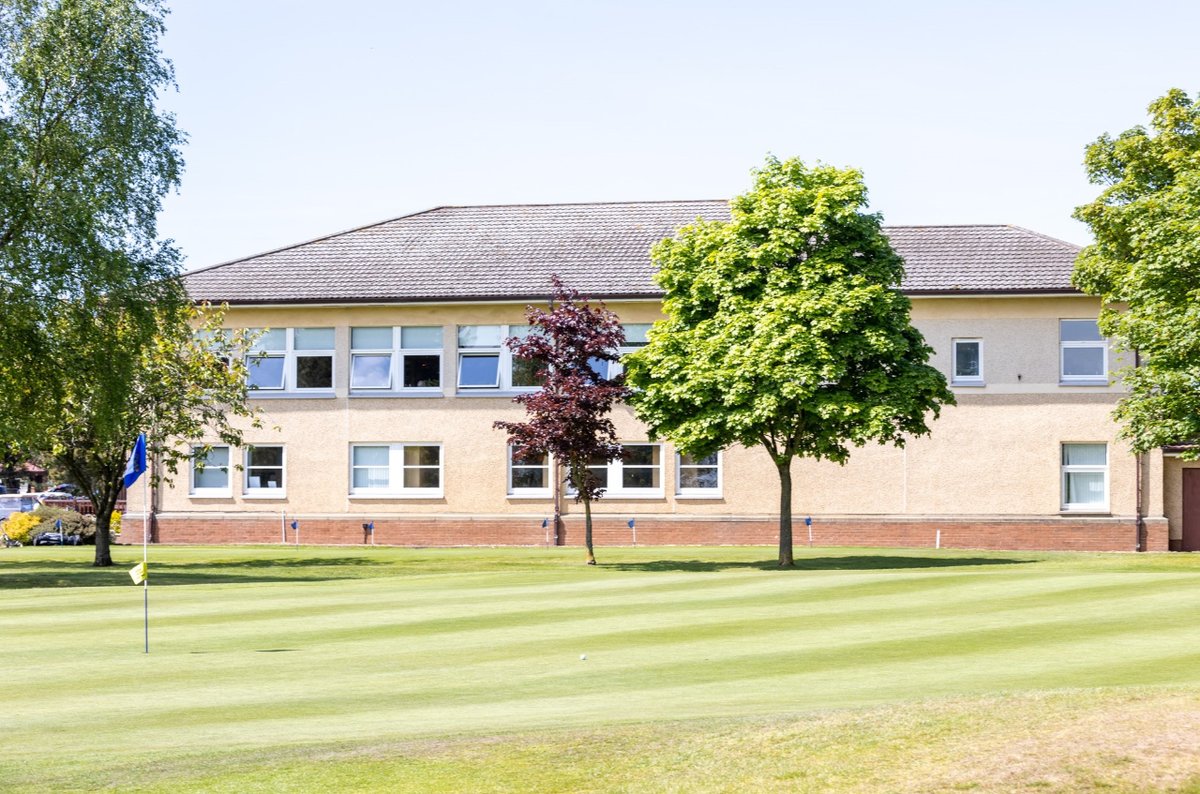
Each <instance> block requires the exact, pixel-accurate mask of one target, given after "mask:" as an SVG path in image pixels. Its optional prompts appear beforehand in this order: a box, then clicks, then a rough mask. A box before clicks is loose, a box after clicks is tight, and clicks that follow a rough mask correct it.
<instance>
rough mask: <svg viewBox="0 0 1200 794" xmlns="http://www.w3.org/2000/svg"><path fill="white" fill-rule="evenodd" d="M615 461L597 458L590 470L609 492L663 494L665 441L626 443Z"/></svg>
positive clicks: (632, 494) (636, 494) (628, 494)
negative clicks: (663, 443)
mask: <svg viewBox="0 0 1200 794" xmlns="http://www.w3.org/2000/svg"><path fill="white" fill-rule="evenodd" d="M621 448H622V455H621V457H619V458H617V459H616V460H614V461H609V462H605V461H603V460H594V461H592V462H591V463H590V464H589V465H588V471H589V472H591V475H592V477H593V478H594V479H595V481H596V482H597V483H598V485H599V487H601V488H603V489H604V490H605V492H606V495H608V496H615V497H622V496H634V497H636V496H661V495H662V444H622V445H621Z"/></svg>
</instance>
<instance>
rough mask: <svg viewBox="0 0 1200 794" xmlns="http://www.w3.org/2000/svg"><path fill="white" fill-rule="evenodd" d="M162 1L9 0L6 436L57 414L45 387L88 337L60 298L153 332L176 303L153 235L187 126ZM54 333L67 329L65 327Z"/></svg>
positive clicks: (2, 40) (2, 171)
mask: <svg viewBox="0 0 1200 794" xmlns="http://www.w3.org/2000/svg"><path fill="white" fill-rule="evenodd" d="M163 15H164V11H163V8H162V6H161V4H160V3H159V2H157V0H0V305H2V306H3V307H4V309H3V312H4V314H3V318H2V322H0V439H2V440H6V441H9V442H23V441H25V440H27V439H29V438H31V437H32V438H33V439H34V440H35V441H36V439H37V438H38V437H39V436H40V435H41V434H42V432H43V431H44V429H45V428H47V427H49V426H52V425H53V424H54V423H56V422H57V421H59V420H58V417H55V416H53V415H52V414H51V412H50V410H49V408H50V406H51V405H54V404H55V402H56V401H55V400H47V399H46V395H47V393H48V392H52V391H54V390H55V389H57V388H58V386H57V384H58V381H59V373H60V371H61V369H62V368H63V367H64V366H67V367H69V366H71V361H72V357H71V350H72V349H73V348H75V347H77V346H78V344H79V343H80V340H78V339H71V338H65V337H63V336H61V334H62V333H63V332H64V331H65V330H67V329H64V328H63V327H61V326H60V325H59V324H55V323H52V322H51V320H53V319H54V318H56V317H57V316H58V315H59V314H60V313H61V312H62V311H63V307H64V306H67V305H72V306H74V307H75V308H76V309H82V310H85V311H88V312H95V311H99V310H101V309H102V308H105V307H107V308H108V309H110V310H115V309H116V308H119V309H120V312H121V314H122V317H123V319H122V322H136V323H139V324H140V325H141V326H142V327H143V330H144V331H146V332H147V333H149V332H152V331H153V329H154V328H155V327H156V326H157V325H158V324H159V322H160V319H159V318H157V317H156V316H155V314H154V308H153V307H156V306H162V305H164V304H171V303H174V304H177V305H178V304H180V303H182V302H183V300H184V298H183V293H182V291H181V289H180V288H179V286H178V284H177V283H175V281H174V280H173V279H172V276H174V275H175V274H176V273H177V272H178V270H179V256H178V253H177V251H176V250H175V249H174V247H173V246H171V245H169V244H163V243H160V242H159V241H158V240H157V230H156V223H155V218H156V215H157V213H158V211H159V209H160V205H161V199H162V197H163V196H164V195H165V194H166V192H167V191H168V190H170V189H172V188H173V187H174V186H176V185H177V184H178V179H179V173H180V169H181V167H182V160H181V157H180V153H179V147H180V145H181V143H182V141H183V135H182V133H180V132H179V130H178V129H176V126H175V121H174V119H173V118H172V117H171V115H170V114H168V113H164V112H162V111H161V110H159V109H158V107H157V105H156V101H157V98H158V95H159V94H160V92H162V91H164V90H166V89H168V88H170V87H171V86H172V85H173V77H172V71H171V65H170V63H169V62H168V61H167V60H166V59H165V58H163V56H162V54H161V52H160V50H159V45H158V40H159V37H160V35H161V34H162V32H163ZM56 334H58V335H57V336H56Z"/></svg>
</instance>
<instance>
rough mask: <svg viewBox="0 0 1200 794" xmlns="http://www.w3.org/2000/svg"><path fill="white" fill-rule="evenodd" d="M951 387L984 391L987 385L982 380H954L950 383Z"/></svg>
mask: <svg viewBox="0 0 1200 794" xmlns="http://www.w3.org/2000/svg"><path fill="white" fill-rule="evenodd" d="M950 385H951V386H953V387H955V388H966V389H982V388H984V387H985V386H987V384H986V383H984V382H983V381H981V380H952V381H950Z"/></svg>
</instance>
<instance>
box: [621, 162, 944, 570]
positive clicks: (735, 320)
mask: <svg viewBox="0 0 1200 794" xmlns="http://www.w3.org/2000/svg"><path fill="white" fill-rule="evenodd" d="M866 202H867V191H866V187H865V186H864V185H863V181H862V176H861V174H860V173H859V172H858V171H856V170H839V169H836V168H832V167H830V166H824V165H821V166H817V167H814V168H809V167H807V166H805V165H804V164H803V163H802V162H800V161H799V160H794V159H793V160H788V161H786V162H780V161H779V160H777V159H774V158H770V159H768V160H767V162H766V164H765V166H764V167H763V168H762V169H760V170H758V171H756V172H755V184H754V187H753V189H752V190H750V191H749V192H748V193H745V194H743V195H741V196H739V197H737V198H736V199H734V200H733V201H732V202H731V209H732V220H731V221H729V222H724V221H704V220H698V221H697V222H696V223H694V224H692V225H691V226H687V227H684V228H683V229H680V230H679V232H678V233H677V234H676V236H675V237H674V238H671V239H667V240H663V241H661V242H660V243H658V244H657V245H656V246H655V247H654V249H653V251H652V256H653V258H654V262H655V264H656V265H657V266H658V268H659V272H658V275H657V277H656V280H657V282H658V284H659V285H660V286H661V287H662V288H663V289H664V291H665V292H666V297H665V299H664V301H663V312H664V314H665V315H666V319H665V320H662V321H660V322H658V323H655V325H654V327H653V328H652V329H651V332H650V337H649V339H650V342H649V344H648V345H647V346H646V347H644V348H642V349H641V350H640V351H638V352H636V353H634V354H633V355H631V356H628V357H626V359H625V367H626V373H627V377H628V379H629V383H630V385H631V386H633V387H634V389H635V390H636V391H635V392H634V393H633V396H632V397H631V398H630V403H631V404H632V405H633V406H634V407H635V409H636V410H637V414H638V417H639V418H640V419H641V420H642V421H643V422H645V423H646V424H647V426H648V427H649V429H650V433H651V436H652V437H657V436H666V437H667V438H669V439H671V440H672V441H673V442H674V443H675V444H676V446H677V447H678V448H679V449H680V450H681V451H684V452H688V453H692V454H696V455H708V454H711V453H713V452H716V451H717V450H719V449H721V448H723V447H726V446H728V445H730V444H742V445H744V446H748V447H749V446H757V445H761V446H763V447H764V448H766V450H767V452H768V453H769V454H770V455H771V458H772V460H773V461H774V463H775V465H776V468H777V470H778V472H779V476H780V546H779V564H780V565H791V564H792V538H791V463H792V460H793V459H794V458H795V457H797V456H800V457H810V458H819V459H825V460H831V461H835V462H837V463H845V462H846V460H847V459H848V458H849V455H850V448H851V447H852V446H862V445H864V444H866V443H868V442H874V443H880V444H895V445H897V446H903V444H904V442H905V439H906V438H907V437H909V436H914V435H922V434H925V433H928V432H929V428H928V425H927V424H926V415H927V414H929V413H931V412H932V413H933V415H934V416H937V414H938V410H939V406H940V405H941V404H943V403H949V402H953V399H954V398H953V396H952V395H951V393H950V392H949V390H948V388H947V387H946V381H945V378H944V377H943V376H942V375H941V373H939V372H938V371H937V370H935V369H934V368H932V367H930V366H929V365H928V364H926V361H927V360H928V357H929V354H930V352H932V351H931V350H930V348H929V347H928V346H927V345H926V344H925V341H924V339H923V338H922V337H921V334H920V333H919V332H918V331H917V330H916V329H915V328H913V327H912V325H911V324H910V322H909V308H910V304H909V301H908V299H907V298H906V297H905V296H904V295H903V294H902V293H901V292H900V290H899V284H900V280H901V278H902V276H903V274H904V263H903V261H902V260H901V258H900V256H899V255H898V254H896V253H895V251H893V250H892V248H891V246H890V245H889V244H888V240H887V238H886V237H885V236H884V235H883V233H882V231H881V229H880V222H881V220H880V217H879V216H878V215H873V214H867V213H865V212H863V211H862V209H863V208H864V207H865V206H866Z"/></svg>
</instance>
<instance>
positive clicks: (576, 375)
mask: <svg viewBox="0 0 1200 794" xmlns="http://www.w3.org/2000/svg"><path fill="white" fill-rule="evenodd" d="M551 280H552V282H553V284H554V298H553V300H552V301H551V308H550V311H548V312H547V311H543V310H542V309H538V308H536V307H534V306H530V307H528V308H527V309H526V310H525V318H526V319H527V320H528V321H529V325H530V326H531V328H532V332H531V333H529V334H528V335H527V336H525V337H523V338H522V337H512V338H510V339H508V340H507V341H506V344H507V345H508V347H509V349H510V350H512V352H513V355H514V356H516V357H517V358H519V359H523V360H525V361H528V362H533V365H534V366H535V367H536V368H537V369H538V370H539V371H540V372H541V381H542V388H541V389H540V390H539V391H536V392H532V393H530V394H521V395H518V396H517V397H515V398H513V401H514V402H516V403H518V404H520V405H523V406H525V410H526V412H527V414H528V417H529V421H527V422H496V423H495V425H494V426H495V427H496V428H498V429H501V430H507V431H508V442H509V443H510V444H512V446H513V456H514V458H521V457H541V456H543V455H550V456H552V457H553V459H554V460H555V461H558V462H561V463H563V464H564V465H565V466H566V469H567V481H568V482H569V483H570V485H571V486H572V487H573V488H574V490H575V501H576V502H582V503H583V515H584V545H585V546H586V547H587V563H588V565H595V564H596V555H595V551H594V550H593V548H592V502H593V501H595V500H596V499H600V498H601V497H602V496H603V495H604V487H603V485H601V483H600V481H599V480H598V479H597V477H596V475H595V473H594V472H593V471H592V470H591V469H590V468H589V466H593V465H600V464H607V463H608V462H610V461H613V460H616V459H617V458H619V457H621V445H620V444H619V443H618V442H617V433H616V428H614V427H613V423H612V420H611V419H609V418H608V414H609V412H610V411H611V410H612V406H613V403H615V402H617V401H618V400H622V399H624V398H625V397H627V396H628V394H629V390H628V389H627V388H625V385H624V383H623V376H622V375H618V376H617V377H615V378H611V379H610V378H608V377H604V376H602V375H601V374H600V373H599V372H598V371H597V370H598V369H604V370H605V372H606V373H607V369H608V368H607V365H604V364H602V363H601V362H610V361H616V360H617V348H618V347H620V346H621V345H622V344H623V343H624V342H625V331H624V330H623V329H622V328H621V322H620V320H619V319H618V317H617V315H615V314H613V313H612V312H611V311H609V310H608V309H607V308H605V306H604V304H600V305H599V306H592V305H591V304H590V303H589V301H588V300H587V299H586V298H582V297H580V295H579V293H578V292H577V291H575V290H573V289H570V288H568V287H566V286H565V285H564V284H563V283H562V281H561V280H560V279H559V278H558V276H553V277H552V279H551Z"/></svg>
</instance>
